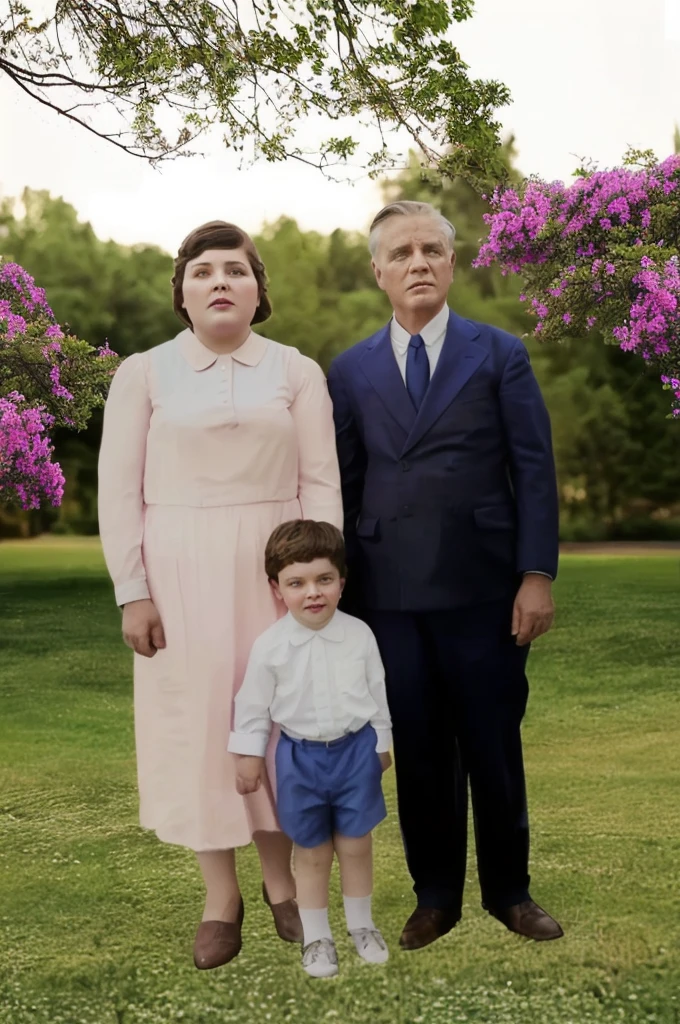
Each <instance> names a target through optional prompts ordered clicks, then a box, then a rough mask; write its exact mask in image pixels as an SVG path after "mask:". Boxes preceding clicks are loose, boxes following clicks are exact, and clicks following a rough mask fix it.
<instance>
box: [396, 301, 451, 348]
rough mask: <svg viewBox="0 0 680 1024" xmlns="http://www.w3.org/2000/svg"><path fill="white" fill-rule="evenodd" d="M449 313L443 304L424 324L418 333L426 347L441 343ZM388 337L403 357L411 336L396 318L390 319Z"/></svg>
mask: <svg viewBox="0 0 680 1024" xmlns="http://www.w3.org/2000/svg"><path fill="white" fill-rule="evenodd" d="M449 312H450V310H449V307H448V306H447V304H446V303H444V305H443V306H442V308H441V309H440V310H439V312H438V313H437V315H436V316H435V317H433V318H432V320H430V322H429V323H427V324H425V326H424V327H423V329H422V330H421V331H420V332H419V333H420V337H421V338H422V339H423V341H424V342H425V344H426V345H427V346H428V347H429V346H430V345H436V344H437V342H439V341H441V340H442V338H443V337H444V335H445V334H446V328H447V327H448V323H449ZM390 337H391V338H392V342H393V344H394V346H395V348H396V350H397V352H398V353H399V354H400V355H402V356H403V355H404V353H405V352H406V350H407V348H408V344H409V341H410V340H411V335H410V334H409V333H408V331H407V330H405V329H404V328H403V327H402V326H401V324H400V323H399V321H398V320H397V318H396V316H393V317H392V322H391V324H390Z"/></svg>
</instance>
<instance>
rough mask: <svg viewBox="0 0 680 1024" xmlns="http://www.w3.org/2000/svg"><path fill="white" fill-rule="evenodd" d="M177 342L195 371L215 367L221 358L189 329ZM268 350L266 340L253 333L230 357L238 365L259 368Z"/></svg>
mask: <svg viewBox="0 0 680 1024" xmlns="http://www.w3.org/2000/svg"><path fill="white" fill-rule="evenodd" d="M175 340H176V341H177V343H178V344H179V348H180V352H181V353H182V355H183V356H184V358H185V359H186V361H187V362H188V364H189V366H190V367H191V368H192V369H193V370H207V369H208V367H209V366H213V365H214V363H216V362H217V359H218V358H219V356H220V353H219V352H213V350H212V349H210V348H206V346H205V345H204V344H203V343H202V342H200V341H199V340H198V338H197V337H196V335H195V334H194V332H193V331H191V330H189V329H188V328H187V330H186V331H182V332H181V334H178V335H177V338H176V339H175ZM266 348H267V341H266V339H265V338H261V337H260V335H259V334H254V333H253V332H252V331H251V332H250V334H249V335H248V337H247V338H246V340H245V341H244V342H243V344H242V345H240V346H239V347H238V348H237V349H236V351H235V352H231V353H230V355H231V358H232V359H235V360H236V362H237V363H242V364H243V365H244V366H257V364H258V363H259V362H260V360H261V359H262V357H263V355H264V353H265V350H266Z"/></svg>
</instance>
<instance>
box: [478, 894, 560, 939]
mask: <svg viewBox="0 0 680 1024" xmlns="http://www.w3.org/2000/svg"><path fill="white" fill-rule="evenodd" d="M489 913H490V914H491V915H492V917H495V918H497V919H498V920H499V921H500V922H501V924H504V925H505V927H506V928H507V929H508V930H509V931H511V932H516V933H517V935H523V936H524V937H525V938H527V939H534V941H535V942H547V941H548V940H550V939H561V938H562V936H563V935H564V932H563V931H562V928H561V927H560V925H559V924H558V923H557V921H555V920H554V919H553V918H552V917H551V916H550V914H546V912H545V910H543V908H542V907H539V906H538V904H537V903H534V901H533V900H524V902H523V903H517V904H516V905H515V906H514V907H506V908H505V910H499V911H498V913H496V911H494V910H490V911H489Z"/></svg>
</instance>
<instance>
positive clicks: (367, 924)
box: [342, 896, 375, 932]
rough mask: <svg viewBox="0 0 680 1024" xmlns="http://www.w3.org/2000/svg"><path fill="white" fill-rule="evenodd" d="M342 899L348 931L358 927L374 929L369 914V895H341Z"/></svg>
mask: <svg viewBox="0 0 680 1024" xmlns="http://www.w3.org/2000/svg"><path fill="white" fill-rule="evenodd" d="M342 901H343V903H344V904H345V919H346V921H347V931H348V932H354V931H356V930H357V929H358V928H368V929H369V930H370V931H374V930H375V925H374V924H373V918H372V916H371V897H370V896H343V897H342Z"/></svg>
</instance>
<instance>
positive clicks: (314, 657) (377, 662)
mask: <svg viewBox="0 0 680 1024" xmlns="http://www.w3.org/2000/svg"><path fill="white" fill-rule="evenodd" d="M272 722H276V723H278V725H280V726H281V729H282V730H283V732H285V733H286V734H287V735H288V736H291V737H292V738H293V739H307V740H321V741H330V740H337V739H340V738H341V737H342V736H345V735H347V734H348V733H350V732H358V731H359V729H361V728H363V726H365V725H366V724H367V723H368V722H370V723H371V725H372V726H373V728H374V729H375V731H376V733H377V737H378V742H377V744H376V750H377V751H378V753H383V752H384V751H387V750H389V748H390V744H391V742H392V728H391V726H392V723H391V720H390V713H389V710H388V707H387V696H386V693H385V672H384V669H383V665H382V661H381V659H380V654H379V653H378V645H377V643H376V639H375V637H374V636H373V633H372V632H371V630H370V629H369V627H368V626H367V625H366V623H365V622H362V621H361V620H360V619H355V618H353V617H352V616H351V615H346V614H345V613H344V612H340V611H336V612H335V614H334V616H333V618H332V619H331V620H330V622H329V623H327V625H326V626H324V627H323V629H319V630H313V629H307V628H306V627H305V626H302V625H300V623H298V622H297V621H296V620H295V619H294V618H293V616H292V615H291V614H290V613H289V614H288V615H286V616H285V617H284V618H282V619H279V621H278V622H276V623H274V625H273V626H270V627H269V629H267V630H266V631H265V632H264V633H263V634H262V635H261V636H260V637H258V639H257V640H256V641H255V643H254V644H253V648H252V650H251V653H250V659H249V661H248V668H247V670H246V674H245V678H244V680H243V684H242V686H241V688H240V690H239V691H238V693H237V694H236V698H235V700H234V728H233V730H232V732H231V735H230V737H229V748H228V749H229V751H230V752H231V753H233V754H250V755H254V756H256V757H264V754H265V751H266V749H267V742H268V740H269V734H270V732H271V725H272Z"/></svg>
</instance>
